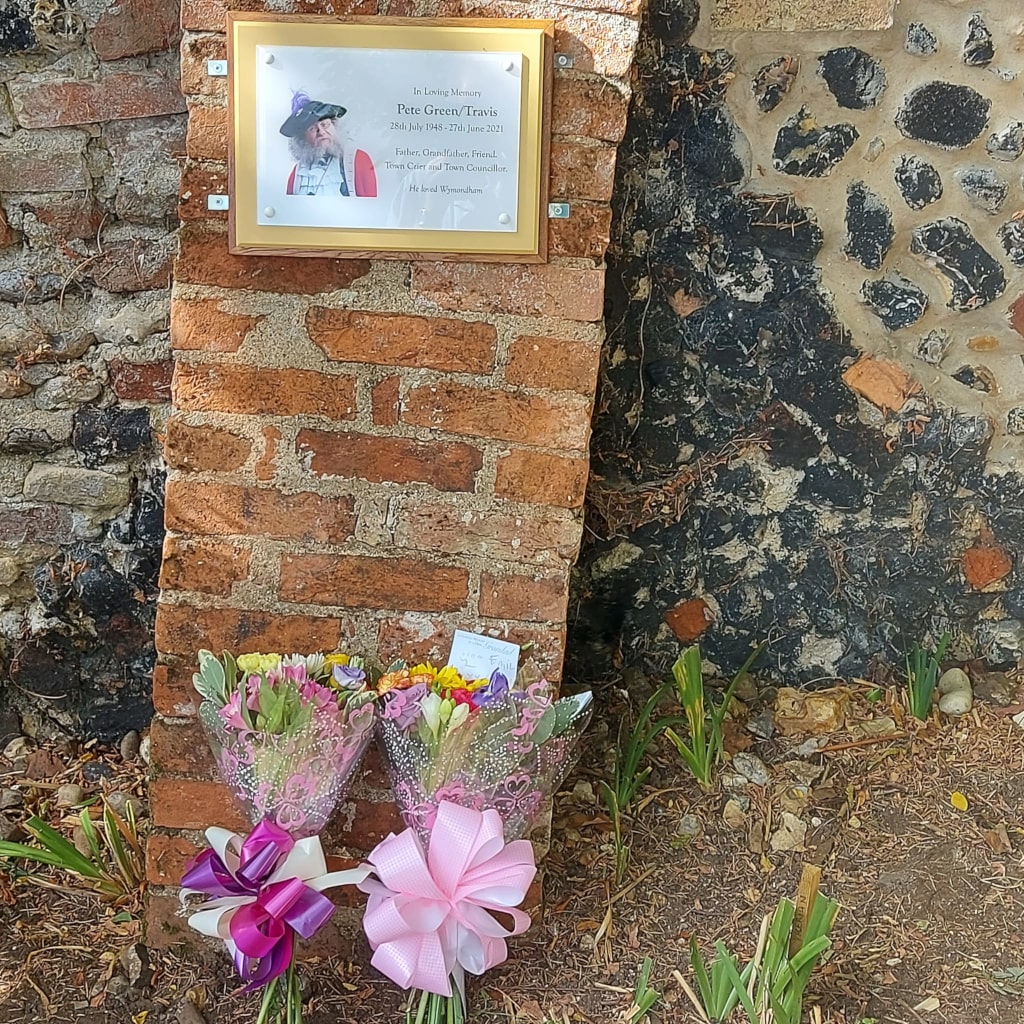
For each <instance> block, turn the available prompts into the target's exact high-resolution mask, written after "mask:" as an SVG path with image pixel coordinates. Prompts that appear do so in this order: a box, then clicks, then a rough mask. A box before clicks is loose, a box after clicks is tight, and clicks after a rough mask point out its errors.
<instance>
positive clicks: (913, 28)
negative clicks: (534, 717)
mask: <svg viewBox="0 0 1024 1024" xmlns="http://www.w3.org/2000/svg"><path fill="white" fill-rule="evenodd" d="M906 48H907V53H911V54H913V55H914V56H915V57H928V56H931V54H933V53H938V50H939V41H938V39H936V38H935V33H934V32H932V30H931V29H930V28H928V26H927V25H922V24H921V22H919V21H914V22H911V23H910V24H909V25H908V26H907V42H906Z"/></svg>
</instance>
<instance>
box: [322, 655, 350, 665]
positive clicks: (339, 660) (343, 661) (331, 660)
mask: <svg viewBox="0 0 1024 1024" xmlns="http://www.w3.org/2000/svg"><path fill="white" fill-rule="evenodd" d="M348 660H349V659H348V655H347V654H342V653H341V651H335V652H334V654H328V655H327V656H326V657H325V658H324V664H325V665H330V666H331V667H332V668H333V667H334V666H335V665H347V664H348Z"/></svg>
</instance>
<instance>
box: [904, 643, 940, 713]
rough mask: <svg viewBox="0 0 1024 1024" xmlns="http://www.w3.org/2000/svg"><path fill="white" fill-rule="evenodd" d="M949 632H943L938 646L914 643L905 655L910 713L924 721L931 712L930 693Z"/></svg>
mask: <svg viewBox="0 0 1024 1024" xmlns="http://www.w3.org/2000/svg"><path fill="white" fill-rule="evenodd" d="M949 641H950V636H949V633H943V634H942V636H941V638H940V639H939V646H938V647H936V648H935V649H934V650H933V649H932V648H931V647H922V646H921V644H919V643H916V644H914V646H913V648H912V649H911V651H910V653H909V654H908V655H907V691H908V696H909V698H910V713H911V714H912V715H913V716H914V717H915V718H917V719H920V721H922V722H925V721H927V720H928V716H929V715H930V714H931V713H932V694H933V693H934V692H935V683H936V681H937V680H938V677H939V665H940V664H941V663H942V659H943V658H944V657H945V654H946V648H947V647H948V646H949Z"/></svg>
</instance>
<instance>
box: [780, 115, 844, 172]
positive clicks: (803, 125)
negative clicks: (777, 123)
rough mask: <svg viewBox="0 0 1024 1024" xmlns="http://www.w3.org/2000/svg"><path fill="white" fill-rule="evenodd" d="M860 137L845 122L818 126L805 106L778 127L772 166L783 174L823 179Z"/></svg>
mask: <svg viewBox="0 0 1024 1024" xmlns="http://www.w3.org/2000/svg"><path fill="white" fill-rule="evenodd" d="M859 137H860V133H859V132H858V131H857V129H856V128H855V127H854V126H853V125H852V124H848V123H842V124H832V125H819V124H818V123H817V121H815V120H814V118H813V117H812V116H811V113H810V111H809V110H808V109H807V108H806V107H802V108H801V109H800V112H799V113H797V114H794V115H793V116H792V117H791V118H789V120H787V121H786V122H785V123H784V124H783V125H782V127H781V128H780V129H779V134H778V136H777V138H776V140H775V149H774V152H773V153H772V166H773V167H774V168H775V169H776V170H777V171H782V172H783V173H784V174H794V175H800V176H801V177H805V178H822V177H825V176H826V175H827V174H829V173H830V172H831V170H832V169H833V168H834V167H835V166H836V164H838V163H839V162H840V160H842V159H843V157H844V156H846V154H847V153H848V152H849V151H850V148H851V147H852V146H853V144H854V143H855V142H856V141H857V139H858V138H859Z"/></svg>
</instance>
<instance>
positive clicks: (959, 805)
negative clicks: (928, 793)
mask: <svg viewBox="0 0 1024 1024" xmlns="http://www.w3.org/2000/svg"><path fill="white" fill-rule="evenodd" d="M949 802H950V803H951V804H952V805H953V806H954V807H955V808H956V809H957V810H958V811H966V810H967V797H965V796H964V795H963V793H961V792H960V791H959V790H956V791H955V792H953V793H950V794H949Z"/></svg>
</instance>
